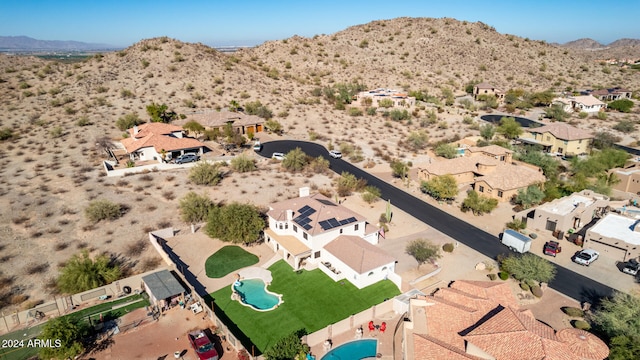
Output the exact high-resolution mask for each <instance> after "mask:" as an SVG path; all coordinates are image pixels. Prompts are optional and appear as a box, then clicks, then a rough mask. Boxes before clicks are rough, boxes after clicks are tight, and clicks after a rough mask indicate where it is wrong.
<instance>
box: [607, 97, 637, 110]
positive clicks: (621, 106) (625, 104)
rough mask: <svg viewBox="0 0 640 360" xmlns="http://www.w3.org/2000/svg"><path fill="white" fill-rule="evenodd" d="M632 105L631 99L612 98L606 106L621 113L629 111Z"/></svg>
mask: <svg viewBox="0 0 640 360" xmlns="http://www.w3.org/2000/svg"><path fill="white" fill-rule="evenodd" d="M632 107H633V101H631V100H629V99H620V100H614V101H612V102H610V103H609V104H608V105H607V108H609V109H611V110H617V111H620V112H623V113H628V112H631V108H632Z"/></svg>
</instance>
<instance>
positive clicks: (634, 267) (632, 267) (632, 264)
mask: <svg viewBox="0 0 640 360" xmlns="http://www.w3.org/2000/svg"><path fill="white" fill-rule="evenodd" d="M638 271H640V263H639V262H638V260H636V259H630V260H629V261H627V262H626V263H625V264H624V267H623V268H622V272H623V273H625V274H629V275H633V276H636V275H638Z"/></svg>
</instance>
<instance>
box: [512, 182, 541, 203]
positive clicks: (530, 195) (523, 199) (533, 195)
mask: <svg viewBox="0 0 640 360" xmlns="http://www.w3.org/2000/svg"><path fill="white" fill-rule="evenodd" d="M542 199H544V192H543V191H542V190H540V188H539V187H537V186H535V185H531V186H529V187H527V189H526V190H523V189H520V190H518V195H516V198H515V203H516V204H519V205H522V207H523V208H525V209H528V208H530V207H532V206H534V205H538V204H540V202H542Z"/></svg>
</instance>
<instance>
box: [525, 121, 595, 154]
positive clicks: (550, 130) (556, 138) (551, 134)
mask: <svg viewBox="0 0 640 360" xmlns="http://www.w3.org/2000/svg"><path fill="white" fill-rule="evenodd" d="M518 140H520V141H522V142H525V143H530V144H534V145H540V146H542V148H543V150H544V151H545V152H549V153H557V154H561V155H579V154H584V153H587V152H589V148H590V147H591V141H592V140H593V135H592V134H591V133H590V132H589V131H586V130H582V129H579V128H577V127H574V126H571V125H569V124H565V123H559V122H557V123H552V124H549V125H545V126H541V127H537V128H528V129H526V131H525V132H524V133H523V134H522V137H520V138H519V139H518Z"/></svg>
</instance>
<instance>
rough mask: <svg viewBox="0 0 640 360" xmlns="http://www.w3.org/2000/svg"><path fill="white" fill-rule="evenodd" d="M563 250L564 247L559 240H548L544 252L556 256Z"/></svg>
mask: <svg viewBox="0 0 640 360" xmlns="http://www.w3.org/2000/svg"><path fill="white" fill-rule="evenodd" d="M561 251H562V248H561V247H560V243H558V242H557V241H553V240H552V241H547V242H546V243H545V244H544V254H545V255H550V256H553V257H555V256H556V255H557V254H559V253H560V252H561Z"/></svg>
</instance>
